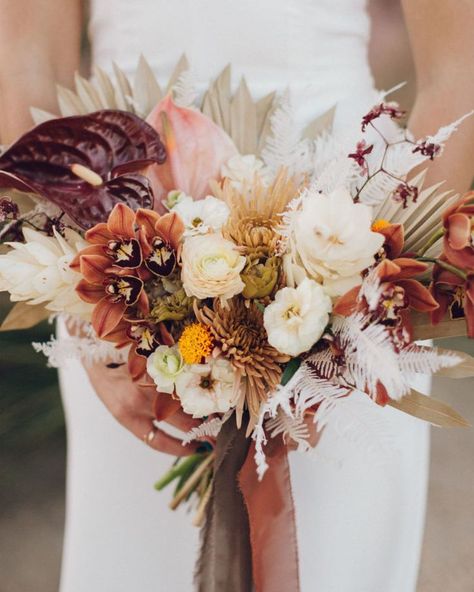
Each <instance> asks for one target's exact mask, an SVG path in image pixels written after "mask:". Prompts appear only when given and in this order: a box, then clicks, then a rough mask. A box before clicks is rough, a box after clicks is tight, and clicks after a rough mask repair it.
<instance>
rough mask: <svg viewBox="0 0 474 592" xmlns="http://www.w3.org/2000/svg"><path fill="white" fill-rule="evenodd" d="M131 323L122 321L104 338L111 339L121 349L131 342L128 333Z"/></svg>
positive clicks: (105, 339)
mask: <svg viewBox="0 0 474 592" xmlns="http://www.w3.org/2000/svg"><path fill="white" fill-rule="evenodd" d="M129 327H130V324H129V323H127V322H126V321H120V323H119V324H118V325H117V326H116V327H115V329H114V330H113V331H110V333H107V335H105V336H104V337H102V339H103V340H104V341H110V342H111V343H115V346H116V347H117V348H118V349H120V348H121V347H124V346H125V345H128V344H129V343H130V336H129V334H128V329H129Z"/></svg>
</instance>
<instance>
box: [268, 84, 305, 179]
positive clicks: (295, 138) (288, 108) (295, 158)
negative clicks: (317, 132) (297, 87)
mask: <svg viewBox="0 0 474 592" xmlns="http://www.w3.org/2000/svg"><path fill="white" fill-rule="evenodd" d="M271 131H272V133H271V134H270V136H269V137H268V139H267V142H266V145H265V147H264V149H263V151H262V158H263V160H264V162H265V164H266V166H267V167H268V169H269V170H270V171H271V172H273V173H276V172H277V171H278V170H279V169H280V168H281V167H285V168H286V169H287V170H288V172H289V173H290V174H296V173H301V172H306V171H307V170H308V169H309V165H310V142H309V141H307V140H302V139H301V129H300V128H299V127H298V126H297V125H296V123H295V117H294V112H293V107H292V104H291V98H290V92H289V91H288V90H287V91H286V92H285V93H284V94H283V95H282V97H281V99H280V103H279V106H278V107H277V108H276V109H275V111H274V113H273V114H272V116H271Z"/></svg>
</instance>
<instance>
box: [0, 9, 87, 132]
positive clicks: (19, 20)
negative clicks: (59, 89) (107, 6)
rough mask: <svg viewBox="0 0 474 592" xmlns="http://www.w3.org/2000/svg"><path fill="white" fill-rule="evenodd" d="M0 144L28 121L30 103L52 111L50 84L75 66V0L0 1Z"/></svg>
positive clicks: (64, 79) (67, 77)
mask: <svg viewBox="0 0 474 592" xmlns="http://www.w3.org/2000/svg"><path fill="white" fill-rule="evenodd" d="M0 14H1V18H0V143H3V144H8V143H10V142H12V141H13V140H15V139H16V138H17V137H18V136H19V135H20V134H21V133H23V132H25V131H26V130H27V129H28V128H29V127H31V125H32V120H31V116H30V111H29V110H30V107H31V106H36V107H39V108H41V109H45V110H50V111H57V105H56V96H55V95H56V92H55V84H57V83H60V84H63V85H69V84H70V83H71V81H72V77H73V73H74V71H75V70H76V69H77V68H78V66H79V58H80V32H81V3H80V0H22V1H21V2H14V1H13V0H0Z"/></svg>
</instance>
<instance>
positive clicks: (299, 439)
mask: <svg viewBox="0 0 474 592" xmlns="http://www.w3.org/2000/svg"><path fill="white" fill-rule="evenodd" d="M265 428H266V430H267V432H268V433H269V434H270V438H276V437H277V436H280V435H281V436H282V437H283V441H284V442H285V443H288V441H290V440H292V441H293V442H294V443H295V444H297V445H298V450H301V451H307V450H308V449H309V448H310V446H309V443H308V438H309V429H308V426H307V424H306V423H305V422H304V421H303V419H302V418H297V417H292V416H290V415H287V414H286V413H285V412H284V411H283V410H282V409H279V410H278V413H277V415H276V417H272V418H270V419H269V420H268V421H267V423H266V424H265Z"/></svg>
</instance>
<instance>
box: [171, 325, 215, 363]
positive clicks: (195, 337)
mask: <svg viewBox="0 0 474 592" xmlns="http://www.w3.org/2000/svg"><path fill="white" fill-rule="evenodd" d="M212 345H213V339H212V335H211V331H210V329H209V327H206V325H203V324H202V323H193V324H192V325H188V326H187V327H186V328H185V329H184V331H183V333H182V334H181V337H180V338H179V341H178V347H179V351H180V352H181V355H182V356H183V360H184V361H185V362H186V364H199V363H200V361H201V360H202V358H205V357H207V356H208V355H209V354H210V353H211V351H212Z"/></svg>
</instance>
